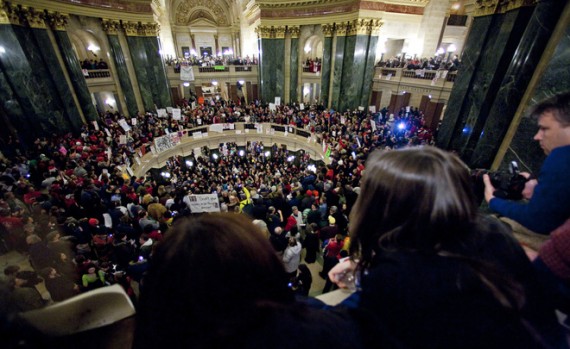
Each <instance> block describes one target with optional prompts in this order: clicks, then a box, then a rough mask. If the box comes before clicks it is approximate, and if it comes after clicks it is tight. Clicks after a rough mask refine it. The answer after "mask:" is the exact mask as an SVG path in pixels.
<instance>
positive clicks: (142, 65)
mask: <svg viewBox="0 0 570 349" xmlns="http://www.w3.org/2000/svg"><path fill="white" fill-rule="evenodd" d="M122 24H123V29H125V33H126V35H127V43H128V46H129V51H130V53H131V60H132V62H133V67H134V69H135V74H136V76H137V81H138V84H139V90H140V93H141V98H142V101H143V105H144V108H145V110H146V111H153V110H155V106H154V99H155V96H156V95H153V85H154V84H155V81H154V76H153V75H152V73H150V74H149V70H152V68H151V67H149V61H148V57H147V55H146V49H145V44H144V42H143V40H141V37H140V36H139V24H138V23H132V22H123V23H122Z"/></svg>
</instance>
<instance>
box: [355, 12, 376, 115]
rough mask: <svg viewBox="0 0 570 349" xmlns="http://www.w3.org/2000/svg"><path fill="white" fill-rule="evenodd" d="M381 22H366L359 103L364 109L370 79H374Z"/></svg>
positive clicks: (369, 91)
mask: <svg viewBox="0 0 570 349" xmlns="http://www.w3.org/2000/svg"><path fill="white" fill-rule="evenodd" d="M380 26H381V23H380V22H379V21H369V22H368V23H367V27H368V28H367V32H368V33H369V37H368V46H367V47H366V50H367V51H366V53H365V56H366V63H365V64H364V80H363V81H362V89H361V92H360V104H359V105H361V106H363V107H364V108H366V110H368V105H369V104H370V103H369V101H370V94H371V91H372V80H373V79H374V64H375V63H376V47H377V46H378V34H379V31H380Z"/></svg>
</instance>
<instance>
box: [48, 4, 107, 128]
mask: <svg viewBox="0 0 570 349" xmlns="http://www.w3.org/2000/svg"><path fill="white" fill-rule="evenodd" d="M49 21H50V24H51V26H52V28H53V34H54V36H55V40H56V42H57V45H58V48H59V52H60V53H61V56H62V58H63V61H64V63H65V66H66V68H67V73H68V75H69V78H70V80H71V84H72V85H73V89H74V90H75V95H76V96H77V99H78V100H79V104H80V105H81V109H82V110H83V115H84V116H85V118H86V119H87V121H95V120H97V119H99V115H98V113H97V110H96V109H95V106H94V105H93V102H92V100H91V94H90V93H89V88H88V87H87V82H86V81H85V77H84V76H83V72H82V71H81V64H80V63H79V60H78V59H77V56H76V55H75V51H73V47H72V45H71V41H70V40H69V36H68V35H67V32H66V31H65V25H66V24H67V17H66V16H64V15H62V14H58V13H54V14H51V15H50V16H49Z"/></svg>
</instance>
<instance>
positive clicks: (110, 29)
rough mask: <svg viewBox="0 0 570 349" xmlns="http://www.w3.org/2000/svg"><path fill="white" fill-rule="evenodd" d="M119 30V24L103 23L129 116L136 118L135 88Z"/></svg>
mask: <svg viewBox="0 0 570 349" xmlns="http://www.w3.org/2000/svg"><path fill="white" fill-rule="evenodd" d="M118 29H119V22H112V21H104V22H103V30H105V32H106V33H107V39H108V40H109V46H110V47H111V54H112V59H113V62H114V63H115V69H116V70H117V76H118V77H119V84H120V85H121V90H123V95H124V96H125V100H126V103H127V109H128V111H129V115H131V116H135V115H137V114H138V112H139V110H138V108H137V101H136V99H135V93H134V91H133V86H132V85H131V79H130V78H129V72H128V69H127V63H126V61H125V54H124V52H123V49H122V48H121V44H120V42H119V37H118Z"/></svg>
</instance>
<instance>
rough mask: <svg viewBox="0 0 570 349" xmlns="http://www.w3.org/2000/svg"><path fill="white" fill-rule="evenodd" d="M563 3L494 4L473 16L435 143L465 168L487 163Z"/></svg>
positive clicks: (486, 165) (514, 110)
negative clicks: (493, 8) (486, 11)
mask: <svg viewBox="0 0 570 349" xmlns="http://www.w3.org/2000/svg"><path fill="white" fill-rule="evenodd" d="M563 7H564V4H563V3H561V2H557V1H545V2H540V3H539V5H538V6H527V7H520V8H516V9H505V10H502V9H501V7H500V6H499V7H497V12H495V13H494V14H491V15H486V16H481V17H476V18H475V20H474V22H473V27H472V29H471V31H470V36H469V38H468V39H467V42H466V45H465V51H464V54H463V56H462V62H464V67H463V68H460V71H459V73H458V76H457V80H456V81H455V86H454V89H453V90H452V93H451V96H450V101H449V103H448V107H447V111H446V114H445V117H444V119H443V124H442V127H441V128H440V133H439V135H438V146H440V147H442V148H446V149H451V150H454V151H456V152H457V153H458V154H459V155H460V156H461V158H462V159H463V160H464V161H465V162H466V163H467V164H468V165H469V166H471V167H485V168H488V167H489V166H490V165H491V163H492V161H493V159H494V157H495V155H496V153H497V151H498V149H499V147H500V143H501V140H502V138H503V137H504V135H505V133H506V131H507V129H508V127H509V125H510V123H511V121H512V120H513V117H514V114H515V112H516V109H517V108H518V105H519V103H520V102H521V98H522V96H523V94H524V93H525V91H526V88H527V86H528V83H529V81H530V79H531V77H532V74H533V72H534V70H535V68H536V63H537V62H538V60H539V58H540V56H541V55H542V52H543V50H544V48H545V46H546V43H547V42H548V39H549V37H550V35H551V32H552V29H553V27H554V25H555V24H556V22H557V19H558V17H559V16H560V13H561V9H562V8H563Z"/></svg>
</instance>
